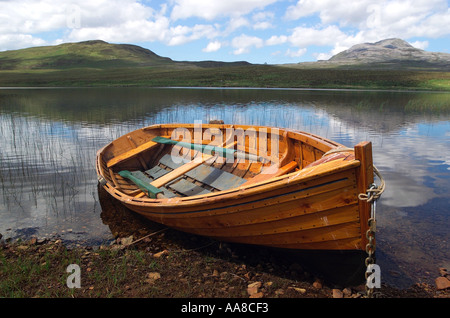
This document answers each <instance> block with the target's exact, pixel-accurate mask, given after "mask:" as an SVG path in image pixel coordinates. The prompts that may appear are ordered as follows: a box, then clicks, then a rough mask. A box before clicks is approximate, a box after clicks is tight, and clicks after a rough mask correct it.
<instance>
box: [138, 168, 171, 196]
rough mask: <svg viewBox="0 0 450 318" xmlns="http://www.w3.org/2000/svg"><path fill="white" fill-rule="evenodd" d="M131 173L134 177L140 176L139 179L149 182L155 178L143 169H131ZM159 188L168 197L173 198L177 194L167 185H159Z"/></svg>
mask: <svg viewBox="0 0 450 318" xmlns="http://www.w3.org/2000/svg"><path fill="white" fill-rule="evenodd" d="M163 170H164V169H163ZM165 171H167V170H165ZM167 172H168V171H167ZM131 174H132V175H133V176H134V177H136V178H138V179H139V180H141V181H144V182H147V183H151V182H152V181H153V180H154V179H153V178H151V177H150V178H149V177H148V176H146V175H145V174H144V173H143V172H142V171H131ZM159 189H160V190H162V192H163V194H164V196H165V197H166V198H173V197H176V196H177V195H176V194H175V193H173V192H172V191H170V190H169V189H167V188H166V187H159Z"/></svg>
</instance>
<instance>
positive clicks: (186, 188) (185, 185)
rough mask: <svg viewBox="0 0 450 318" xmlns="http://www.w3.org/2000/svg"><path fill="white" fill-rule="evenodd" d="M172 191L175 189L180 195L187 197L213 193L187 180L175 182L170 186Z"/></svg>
mask: <svg viewBox="0 0 450 318" xmlns="http://www.w3.org/2000/svg"><path fill="white" fill-rule="evenodd" d="M168 187H169V188H170V189H173V190H175V191H177V192H179V193H182V194H184V195H186V196H193V195H200V194H207V193H211V191H209V190H206V189H204V188H202V187H200V186H198V185H196V184H193V183H191V182H189V181H187V180H186V179H180V180H178V181H174V182H173V183H171V184H170V185H169V186H168Z"/></svg>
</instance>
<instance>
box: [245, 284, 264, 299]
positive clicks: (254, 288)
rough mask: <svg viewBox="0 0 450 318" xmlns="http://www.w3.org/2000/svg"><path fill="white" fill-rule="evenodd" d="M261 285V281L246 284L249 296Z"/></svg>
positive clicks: (256, 291) (255, 292) (257, 290)
mask: <svg viewBox="0 0 450 318" xmlns="http://www.w3.org/2000/svg"><path fill="white" fill-rule="evenodd" d="M261 285H262V283H261V282H254V283H251V284H249V285H248V286H247V293H248V294H249V295H250V297H251V296H253V295H255V294H257V293H258V292H259V288H260V287H261Z"/></svg>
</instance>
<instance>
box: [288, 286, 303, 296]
mask: <svg viewBox="0 0 450 318" xmlns="http://www.w3.org/2000/svg"><path fill="white" fill-rule="evenodd" d="M289 288H292V289H293V290H295V291H296V292H299V293H300V294H304V293H306V289H304V288H299V287H289Z"/></svg>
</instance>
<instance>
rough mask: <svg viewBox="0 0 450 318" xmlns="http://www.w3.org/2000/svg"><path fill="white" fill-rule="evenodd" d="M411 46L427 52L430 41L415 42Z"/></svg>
mask: <svg viewBox="0 0 450 318" xmlns="http://www.w3.org/2000/svg"><path fill="white" fill-rule="evenodd" d="M409 44H411V45H412V46H414V47H415V48H418V49H421V50H425V49H426V48H427V47H428V41H415V42H412V43H409Z"/></svg>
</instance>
